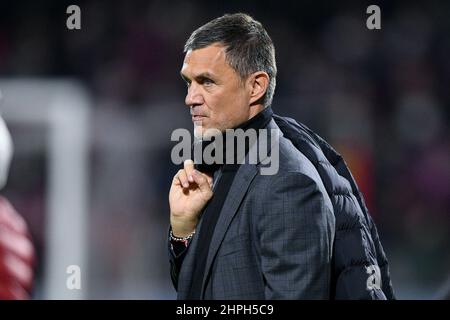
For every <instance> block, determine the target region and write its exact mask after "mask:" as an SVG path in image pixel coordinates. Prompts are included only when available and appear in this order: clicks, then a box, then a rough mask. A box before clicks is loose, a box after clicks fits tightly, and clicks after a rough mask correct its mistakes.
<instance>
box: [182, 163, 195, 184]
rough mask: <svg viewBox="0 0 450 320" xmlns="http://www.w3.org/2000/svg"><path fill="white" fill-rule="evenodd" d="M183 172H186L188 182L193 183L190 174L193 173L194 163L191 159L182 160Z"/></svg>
mask: <svg viewBox="0 0 450 320" xmlns="http://www.w3.org/2000/svg"><path fill="white" fill-rule="evenodd" d="M184 170H185V171H186V174H187V177H188V180H189V181H190V182H194V179H193V178H192V173H193V172H194V161H192V160H191V159H187V160H184Z"/></svg>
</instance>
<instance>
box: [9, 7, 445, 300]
mask: <svg viewBox="0 0 450 320" xmlns="http://www.w3.org/2000/svg"><path fill="white" fill-rule="evenodd" d="M69 4H77V5H79V6H80V8H81V27H82V28H81V30H76V31H70V30H68V29H67V28H66V19H67V17H68V15H67V14H66V8H67V6H68V5H69ZM370 4H377V5H379V6H380V7H381V17H382V29H381V30H374V31H371V30H368V29H367V28H366V19H367V17H368V14H366V8H367V6H368V5H370ZM237 11H242V12H246V13H249V14H251V15H252V16H254V17H255V18H256V19H257V20H259V21H261V22H262V23H263V24H264V25H265V27H266V29H267V30H268V32H269V34H270V35H271V37H272V39H273V40H274V43H275V47H276V50H277V63H278V81H277V82H278V85H277V89H276V93H275V98H274V103H273V109H274V111H275V112H276V113H279V114H281V115H288V116H291V117H293V118H295V119H297V120H299V121H302V122H303V123H305V124H306V125H308V126H309V127H311V128H312V129H314V130H315V131H316V132H318V133H319V134H320V135H321V136H323V137H324V138H326V139H327V140H328V141H329V142H330V143H331V144H332V145H333V146H335V147H336V149H337V150H338V151H339V152H341V153H342V154H343V155H344V157H345V159H346V161H347V163H348V164H349V165H350V167H351V169H352V171H353V173H354V175H355V177H356V180H357V181H358V183H359V185H360V187H361V188H362V190H363V192H364V194H365V197H366V202H367V204H368V207H369V209H370V210H371V213H372V215H373V217H374V219H375V221H376V223H377V225H378V228H379V232H380V235H381V239H382V241H383V244H384V248H385V251H386V253H387V255H388V258H389V261H390V267H391V274H392V280H393V284H394V288H395V291H396V294H397V297H398V298H400V299H436V298H440V297H442V294H443V293H444V291H445V290H449V289H448V288H449V287H450V283H449V282H448V280H449V276H450V249H449V248H450V232H449V231H450V152H449V151H450V131H449V110H450V94H449V91H450V59H449V57H450V2H448V1H447V2H446V1H441V2H434V1H426V2H423V3H422V4H418V3H412V2H406V1H405V2H393V1H373V2H352V3H346V4H344V3H341V2H328V1H307V2H301V1H291V2H285V3H284V4H282V3H281V2H279V1H258V2H249V1H217V2H214V1H196V2H190V1H167V2H166V1H150V0H148V1H70V2H65V1H33V2H31V1H21V0H19V1H2V2H1V3H0V90H1V91H2V95H3V99H2V101H1V106H0V110H1V112H2V114H3V115H4V117H5V119H6V121H7V123H8V124H9V127H10V130H11V132H12V136H13V141H14V144H15V157H14V160H13V164H12V168H11V173H10V180H9V184H8V186H7V188H6V189H4V190H3V191H2V193H4V194H5V195H6V196H7V197H8V198H9V199H10V200H11V202H12V203H13V204H14V205H15V206H16V208H17V209H18V211H19V212H20V213H22V215H24V217H25V219H26V220H27V221H28V223H29V225H30V228H31V232H32V235H33V238H34V241H35V244H36V247H37V249H38V257H39V261H38V265H37V279H36V285H35V290H34V293H33V298H34V299H45V298H84V299H103V298H106V299H173V298H175V291H174V290H173V288H172V286H171V283H170V277H169V271H168V260H167V253H166V247H165V236H166V231H167V227H168V201H167V193H168V190H169V185H170V181H171V178H172V176H173V174H174V173H175V172H176V171H177V168H176V167H175V166H174V165H173V164H172V163H171V161H170V150H171V148H172V146H173V145H174V144H173V143H171V142H170V134H171V132H172V131H173V130H174V129H176V128H180V127H185V128H191V127H192V124H191V121H190V117H189V114H188V109H187V108H186V107H185V106H184V95H185V86H184V84H183V82H182V81H181V79H180V77H179V70H180V68H181V64H182V60H183V57H184V55H183V52H182V48H183V45H184V41H185V40H186V39H187V37H188V36H189V34H190V32H192V31H193V30H194V29H195V28H197V27H198V26H200V25H202V24H203V23H205V22H207V21H209V20H211V19H212V18H215V17H217V16H219V15H222V14H223V13H227V12H237ZM69 264H77V265H80V266H81V267H82V269H81V271H82V290H80V291H77V292H69V291H68V290H67V289H65V282H64V281H65V279H66V277H67V274H66V269H65V267H66V266H67V265H69Z"/></svg>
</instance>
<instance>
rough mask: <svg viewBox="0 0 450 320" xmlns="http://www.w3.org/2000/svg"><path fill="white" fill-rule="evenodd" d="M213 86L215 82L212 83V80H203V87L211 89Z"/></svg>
mask: <svg viewBox="0 0 450 320" xmlns="http://www.w3.org/2000/svg"><path fill="white" fill-rule="evenodd" d="M213 84H214V81H212V80H211V79H208V78H205V79H204V80H203V85H204V86H207V87H209V86H211V85H213Z"/></svg>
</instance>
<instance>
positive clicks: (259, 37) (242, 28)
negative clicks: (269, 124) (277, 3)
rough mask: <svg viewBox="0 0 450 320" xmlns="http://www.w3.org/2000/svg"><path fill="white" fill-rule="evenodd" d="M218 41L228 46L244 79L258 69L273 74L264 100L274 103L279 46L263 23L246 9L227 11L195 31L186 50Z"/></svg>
mask: <svg viewBox="0 0 450 320" xmlns="http://www.w3.org/2000/svg"><path fill="white" fill-rule="evenodd" d="M214 43H220V44H222V45H223V46H225V48H226V51H225V52H226V60H227V62H228V64H229V65H230V66H231V67H232V68H233V69H234V70H235V71H236V72H237V73H238V74H239V75H240V77H241V78H242V79H244V78H245V77H247V76H248V75H250V74H252V73H254V72H257V71H264V72H266V73H267V74H268V75H269V86H268V88H267V90H266V93H265V94H264V96H263V97H262V104H263V105H264V106H265V107H268V106H270V105H271V104H272V98H273V94H274V92H275V86H276V76H277V66H276V62H275V47H274V45H273V42H272V39H271V38H270V36H269V35H268V33H267V31H266V30H265V29H264V27H263V26H262V24H261V23H260V22H258V21H256V20H254V19H253V18H252V17H250V16H249V15H247V14H244V13H234V14H225V15H223V16H221V17H219V18H216V19H214V20H212V21H210V22H208V23H207V24H205V25H203V26H201V27H200V28H198V29H197V30H195V31H194V32H192V34H191V36H190V37H189V39H188V40H187V41H186V44H185V46H184V52H187V51H189V50H196V49H202V48H205V47H207V46H209V45H212V44H214Z"/></svg>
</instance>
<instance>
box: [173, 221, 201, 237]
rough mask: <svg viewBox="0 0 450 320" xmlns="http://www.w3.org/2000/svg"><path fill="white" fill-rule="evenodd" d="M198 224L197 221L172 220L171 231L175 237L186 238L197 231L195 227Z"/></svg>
mask: <svg viewBox="0 0 450 320" xmlns="http://www.w3.org/2000/svg"><path fill="white" fill-rule="evenodd" d="M196 226H197V222H196V221H192V222H185V221H184V222H182V223H177V222H172V223H171V232H172V234H173V235H174V236H175V237H179V238H184V237H187V236H189V235H191V234H193V233H195V228H196Z"/></svg>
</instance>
